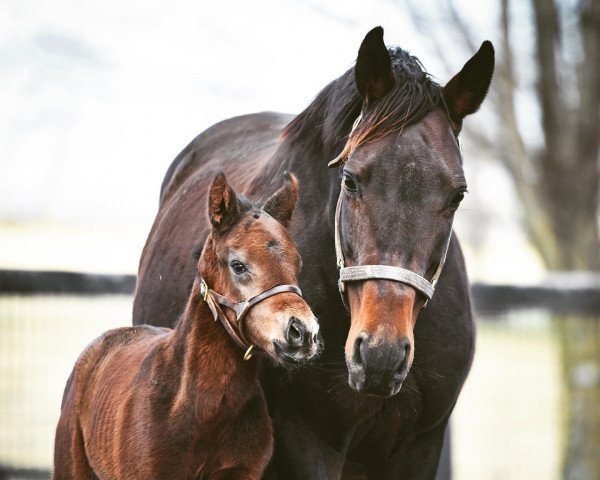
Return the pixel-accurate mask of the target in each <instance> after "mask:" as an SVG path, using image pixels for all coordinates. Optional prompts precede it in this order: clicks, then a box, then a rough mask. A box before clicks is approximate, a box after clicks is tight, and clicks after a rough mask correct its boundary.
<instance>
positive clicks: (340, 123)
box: [283, 48, 442, 155]
mask: <svg viewBox="0 0 600 480" xmlns="http://www.w3.org/2000/svg"><path fill="white" fill-rule="evenodd" d="M389 52H390V56H391V59H392V68H393V71H394V77H395V83H394V86H393V88H392V90H391V91H390V92H388V93H387V94H386V95H385V96H384V97H383V98H381V99H379V100H377V101H375V102H374V103H373V105H372V106H371V107H370V108H369V109H368V112H366V115H365V116H364V118H363V119H362V120H361V122H360V123H359V125H358V127H357V129H356V130H355V131H354V132H353V134H352V137H351V141H350V142H348V145H347V146H346V149H349V150H350V151H349V152H347V153H348V154H349V153H351V151H352V150H354V149H355V148H356V147H358V146H359V145H360V144H362V143H364V142H366V141H368V140H373V139H376V138H380V137H382V136H383V135H387V134H388V133H391V132H395V131H400V130H402V129H403V128H404V127H406V126H408V125H411V124H413V123H416V122H418V121H419V120H421V119H422V118H423V117H424V116H425V115H427V113H429V112H430V111H431V110H433V109H434V108H436V107H437V106H438V105H440V104H441V103H442V88H441V86H440V85H439V84H438V83H436V82H435V81H433V80H432V78H431V76H430V75H429V74H428V73H427V72H426V71H425V69H424V67H423V65H422V64H421V62H420V61H419V59H418V58H417V57H414V56H412V55H410V54H409V53H408V52H407V51H405V50H402V49H401V48H390V49H389ZM362 103H363V99H362V97H361V96H360V94H359V92H358V89H357V87H356V83H355V80H354V67H352V68H350V69H349V70H348V71H347V72H346V73H344V74H343V75H342V76H341V77H339V78H338V79H336V80H334V81H333V82H331V83H330V84H329V85H327V86H326V87H325V88H324V89H323V90H321V92H319V94H318V95H317V97H316V98H315V100H314V101H313V102H312V103H311V104H310V105H309V106H308V107H307V108H306V109H305V110H304V111H303V112H302V113H300V114H299V115H298V116H297V117H296V118H294V120H292V122H290V124H289V125H288V126H287V127H286V128H285V130H284V132H283V136H284V137H285V138H286V139H288V140H291V141H294V140H302V141H304V142H306V141H307V140H308V139H309V138H307V137H312V138H311V140H312V142H313V143H315V144H316V145H315V146H319V147H321V148H324V150H325V151H327V149H331V148H338V149H339V145H340V144H341V143H342V142H343V141H344V140H345V138H346V136H347V135H348V132H349V130H350V127H351V125H352V123H353V122H354V120H355V119H356V118H357V117H358V115H359V114H360V112H361V108H362ZM316 127H321V128H316ZM327 153H329V154H330V155H333V153H334V152H327ZM335 153H336V154H337V153H339V152H335Z"/></svg>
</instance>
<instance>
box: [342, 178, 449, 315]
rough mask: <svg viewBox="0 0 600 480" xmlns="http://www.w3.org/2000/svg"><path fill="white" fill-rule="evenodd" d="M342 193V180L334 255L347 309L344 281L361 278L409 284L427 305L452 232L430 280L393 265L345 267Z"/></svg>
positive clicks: (355, 280)
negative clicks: (341, 218) (342, 240)
mask: <svg viewBox="0 0 600 480" xmlns="http://www.w3.org/2000/svg"><path fill="white" fill-rule="evenodd" d="M343 194H344V185H343V181H342V186H341V190H340V196H339V197H338V201H337V204H336V206H335V224H334V230H335V255H336V258H337V266H338V269H339V271H340V276H339V280H338V288H339V290H340V295H341V296H342V301H343V302H344V305H345V306H346V309H348V305H347V303H346V298H345V295H344V294H345V285H344V283H345V282H357V281H361V280H370V279H384V280H393V281H395V282H401V283H405V284H407V285H410V286H411V287H413V288H414V289H416V290H418V291H419V292H421V293H422V294H423V295H425V297H426V298H427V300H425V304H424V305H423V307H426V306H427V303H428V302H429V300H431V297H433V292H434V291H435V285H436V283H437V281H438V279H439V278H440V274H441V273H442V269H443V268H444V263H445V262H446V255H447V253H448V247H449V246H450V238H451V237H452V232H450V235H449V236H448V240H447V241H446V246H445V247H444V253H443V255H442V258H441V259H440V263H439V264H438V266H437V268H436V271H435V273H434V274H433V277H432V278H431V281H429V280H427V279H426V278H425V277H423V276H422V275H419V274H418V273H415V272H413V271H412V270H407V269H406V268H401V267H395V266H392V265H358V266H353V267H346V266H345V262H344V252H343V251H342V242H341V238H340V235H341V233H340V231H341V230H340V217H341V210H342V209H341V205H342V195H343Z"/></svg>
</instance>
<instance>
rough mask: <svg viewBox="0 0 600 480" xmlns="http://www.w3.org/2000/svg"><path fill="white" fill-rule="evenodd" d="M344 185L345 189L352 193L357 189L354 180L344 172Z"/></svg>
mask: <svg viewBox="0 0 600 480" xmlns="http://www.w3.org/2000/svg"><path fill="white" fill-rule="evenodd" d="M344 187H346V190H348V191H349V192H353V193H354V192H356V190H357V186H356V182H355V181H354V180H353V179H352V177H350V176H349V175H347V174H344Z"/></svg>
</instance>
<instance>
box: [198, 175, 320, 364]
mask: <svg viewBox="0 0 600 480" xmlns="http://www.w3.org/2000/svg"><path fill="white" fill-rule="evenodd" d="M297 197H298V181H297V179H296V177H295V176H293V175H291V174H286V181H285V185H284V186H283V187H281V188H280V189H279V190H278V191H277V192H275V193H274V194H273V195H272V196H271V197H270V198H269V199H268V200H267V201H266V202H265V203H264V204H263V205H254V204H252V203H251V202H249V201H248V200H247V199H245V198H243V197H241V196H239V195H237V194H236V193H235V192H234V191H233V189H232V188H231V187H230V186H229V184H228V183H227V180H226V179H225V175H223V173H219V174H218V175H217V176H216V177H215V179H214V181H213V183H212V185H211V187H210V193H209V197H208V215H209V218H210V222H211V224H212V229H211V231H210V234H209V235H208V238H207V240H206V243H205V245H204V248H203V250H202V255H201V257H200V262H199V264H198V269H199V272H200V273H201V274H202V276H203V277H204V278H205V280H206V282H207V284H208V286H209V288H210V289H212V290H213V291H215V292H217V293H218V294H220V295H222V296H224V297H226V298H227V299H228V300H229V301H231V302H233V303H238V302H243V301H246V300H249V299H251V298H252V297H256V296H257V295H259V294H261V293H263V292H265V291H267V290H269V289H271V288H273V287H275V286H278V285H297V284H298V274H299V271H300V265H301V260H300V255H299V254H298V250H297V249H296V245H295V244H294V242H293V241H292V239H291V237H290V235H289V233H288V226H289V222H290V219H291V217H292V212H293V211H294V207H295V205H296V200H297ZM223 313H224V314H225V315H226V316H228V318H229V319H230V321H231V323H235V312H233V311H232V310H230V309H227V308H223ZM240 330H241V333H242V335H243V336H244V337H245V338H246V339H247V341H248V342H249V343H251V344H254V345H256V346H257V347H259V348H260V349H261V350H262V351H263V352H266V353H267V354H268V355H269V356H270V357H272V358H273V359H274V360H276V361H277V362H278V363H286V362H287V363H290V362H302V361H305V360H309V359H310V358H312V357H314V356H315V355H316V353H317V351H318V348H319V345H320V338H319V324H318V322H317V319H316V318H315V316H314V314H313V313H312V311H311V309H310V308H309V306H308V305H307V304H306V302H305V301H304V300H303V299H302V298H301V297H300V296H298V295H297V294H296V293H293V292H283V293H278V294H276V295H273V296H270V297H268V298H266V299H265V300H262V301H260V302H259V303H257V304H255V305H253V306H252V307H251V308H250V309H249V310H248V311H247V313H246V314H245V316H244V317H243V322H242V323H241V325H240Z"/></svg>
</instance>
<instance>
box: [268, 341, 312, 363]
mask: <svg viewBox="0 0 600 480" xmlns="http://www.w3.org/2000/svg"><path fill="white" fill-rule="evenodd" d="M272 345H273V348H272V350H271V351H270V352H268V355H269V357H270V358H271V359H272V360H273V361H274V362H275V363H276V364H277V365H279V366H282V367H284V368H290V369H291V368H294V367H298V366H301V365H304V364H306V363H309V362H311V361H312V360H315V359H316V358H317V357H318V356H319V354H320V353H321V351H322V350H323V340H322V339H321V336H320V335H319V336H317V337H316V339H314V341H311V343H310V344H309V345H306V346H305V347H304V348H303V349H302V350H300V351H295V352H290V351H289V350H288V349H287V348H285V346H283V344H282V342H279V341H277V340H275V341H273V343H272Z"/></svg>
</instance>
